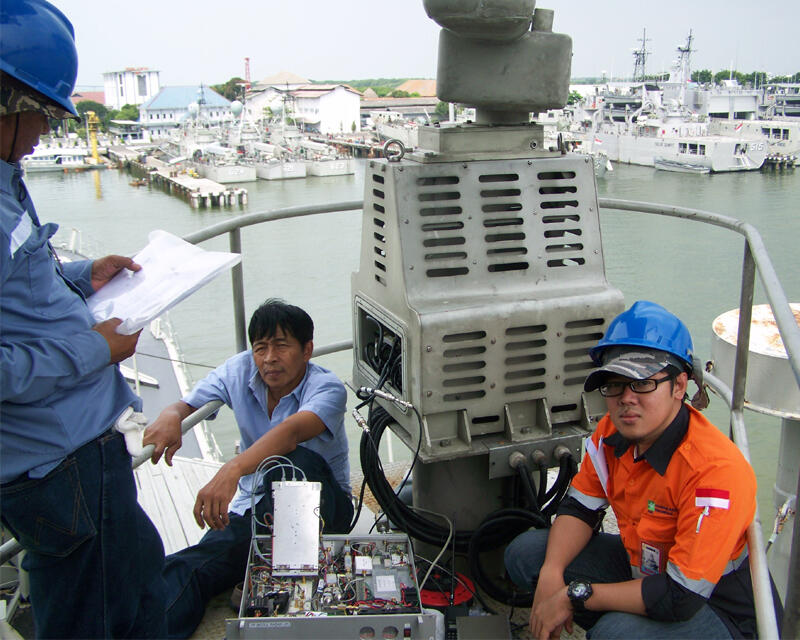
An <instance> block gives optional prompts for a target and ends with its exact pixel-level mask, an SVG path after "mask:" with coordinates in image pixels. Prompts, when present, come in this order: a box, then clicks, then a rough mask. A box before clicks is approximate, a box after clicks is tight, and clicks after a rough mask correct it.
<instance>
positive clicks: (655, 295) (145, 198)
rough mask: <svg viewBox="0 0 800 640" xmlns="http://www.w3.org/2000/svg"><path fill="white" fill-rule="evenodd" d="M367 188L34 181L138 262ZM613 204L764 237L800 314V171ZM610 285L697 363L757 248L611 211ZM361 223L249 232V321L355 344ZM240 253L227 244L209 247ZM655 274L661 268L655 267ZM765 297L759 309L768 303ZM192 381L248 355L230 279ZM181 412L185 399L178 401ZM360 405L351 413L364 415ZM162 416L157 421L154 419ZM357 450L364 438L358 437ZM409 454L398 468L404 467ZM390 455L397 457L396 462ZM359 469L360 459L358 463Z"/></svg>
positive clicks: (763, 462)
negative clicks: (200, 204)
mask: <svg viewBox="0 0 800 640" xmlns="http://www.w3.org/2000/svg"><path fill="white" fill-rule="evenodd" d="M366 162H367V161H366V160H359V161H357V163H358V166H357V170H356V173H355V175H349V176H332V177H314V178H307V179H304V180H286V181H263V180H259V181H258V182H251V183H247V184H243V185H239V186H242V187H244V188H246V189H247V190H248V204H247V205H246V206H233V207H226V208H212V209H193V208H191V207H190V205H189V204H188V202H186V201H184V200H182V199H180V198H178V197H175V196H171V195H168V194H167V193H166V192H164V191H161V190H160V189H158V188H156V187H147V186H144V187H134V186H131V185H130V182H131V180H132V177H131V176H130V175H128V174H127V173H126V172H125V171H117V170H105V171H93V172H86V173H69V174H60V173H41V174H33V175H31V176H29V177H28V178H27V183H28V187H29V190H30V192H31V194H32V195H33V199H34V202H35V203H36V206H37V210H38V212H39V217H40V218H41V219H42V221H43V222H49V221H52V222H57V223H59V224H60V225H61V230H60V232H59V237H60V238H61V239H66V238H68V237H69V235H70V233H71V232H72V229H75V230H77V231H78V232H79V233H80V237H81V241H82V243H83V248H84V251H85V252H88V253H90V254H91V255H103V254H105V253H109V252H113V253H124V254H130V255H133V254H134V253H136V251H138V250H139V249H141V248H142V247H143V246H144V245H145V244H146V242H147V235H148V233H149V232H150V231H152V230H154V229H164V230H166V231H168V232H170V233H173V234H175V235H178V236H183V235H186V234H188V233H191V232H193V231H197V230H199V229H202V228H205V227H207V226H209V225H211V224H215V223H218V222H221V221H223V220H227V219H230V218H231V217H234V216H237V215H241V214H242V213H250V212H256V211H267V210H271V209H277V208H282V207H289V206H299V205H310V204H322V203H328V202H339V201H346V200H359V199H361V198H362V197H363V183H364V177H363V173H364V165H365V163H366ZM598 189H599V195H600V197H609V198H619V199H626V200H639V201H649V202H655V203H661V204H668V205H676V206H682V207H692V208H696V209H701V210H705V211H712V212H715V213H720V214H724V215H727V216H730V217H733V218H737V219H740V220H743V221H746V222H749V223H751V224H752V225H754V226H755V227H756V228H757V229H758V230H759V232H760V233H761V235H762V237H763V239H764V242H765V244H766V247H767V249H768V250H769V252H770V256H771V258H772V261H773V264H774V266H775V269H776V271H777V273H778V276H779V278H780V279H781V282H782V284H783V286H784V289H785V291H786V294H787V297H788V298H789V300H790V301H795V302H796V301H800V275H798V270H797V252H798V240H799V239H800V171H798V170H795V171H787V172H775V171H772V172H768V171H766V172H746V173H729V174H717V175H710V176H709V175H690V174H680V173H670V172H660V171H656V170H654V169H652V168H648V167H638V166H628V165H615V166H614V171H613V172H612V173H609V174H608V175H607V177H605V178H604V179H601V180H599V181H598ZM601 224H602V233H603V241H604V253H605V261H606V270H607V275H608V279H609V281H610V282H611V283H612V284H613V285H614V286H616V287H618V288H619V289H621V290H622V292H623V293H624V295H625V300H626V305H630V304H631V303H632V302H633V301H634V300H637V299H641V298H646V299H651V300H654V301H656V302H659V303H661V304H663V305H664V306H665V307H667V308H668V309H674V310H676V312H678V313H679V314H680V315H681V317H682V319H683V320H684V321H685V322H686V323H687V325H688V326H689V328H690V330H691V332H692V335H693V337H694V339H695V351H696V353H697V354H699V356H700V357H701V358H704V359H708V358H709V357H710V344H711V323H712V321H713V320H714V318H716V317H717V316H718V315H719V314H721V313H723V312H724V311H727V310H729V309H732V308H735V307H738V306H739V300H738V294H739V287H740V278H741V275H740V272H741V260H742V254H743V247H744V241H743V239H742V237H741V236H739V235H738V234H732V233H731V232H728V231H725V230H722V229H717V228H709V227H706V226H701V225H698V224H697V223H693V222H691V221H687V220H679V219H669V218H663V217H656V216H652V215H646V214H634V213H628V212H620V211H604V212H603V214H602V216H601ZM360 232H361V212H360V211H353V212H345V213H330V214H321V215H316V216H311V217H305V218H298V219H293V220H284V221H278V222H272V223H269V224H266V225H259V226H255V227H247V228H245V229H244V230H243V233H242V244H243V253H244V261H243V264H244V281H245V284H244V287H245V300H246V310H245V313H246V316H247V317H248V318H249V315H250V313H252V311H253V310H254V309H255V308H256V307H257V306H258V304H260V303H261V302H262V301H263V300H265V299H266V298H269V297H280V298H284V299H285V300H287V301H289V302H291V303H293V304H297V305H299V306H301V307H303V308H305V309H306V310H307V311H308V312H309V313H310V314H311V316H312V318H313V319H314V322H315V326H316V331H315V343H316V344H317V345H318V346H321V345H326V344H329V343H332V342H338V341H341V340H346V339H350V338H351V337H352V334H351V299H350V274H351V273H352V272H353V271H356V270H357V269H358V262H359V255H360V240H361V233H360ZM202 246H203V247H204V248H206V249H213V250H221V251H226V250H228V246H227V238H225V237H223V238H217V239H214V240H212V241H209V242H205V243H203V245H202ZM654 267H655V268H654ZM759 286H760V285H759V284H757V288H756V302H757V303H759V302H765V301H766V300H765V299H764V296H763V293H762V292H761V291H760V289H759ZM170 319H171V322H172V325H173V326H174V328H175V331H176V334H177V338H178V342H179V346H180V348H181V351H182V353H183V354H184V357H185V359H186V361H187V362H188V363H190V366H189V372H190V377H191V378H192V379H193V380H198V379H199V378H201V377H202V376H203V375H205V373H206V372H207V371H208V370H209V368H210V367H213V366H215V365H217V364H219V363H221V362H222V361H223V360H225V359H226V358H227V357H229V356H230V355H232V354H233V352H234V350H235V344H234V332H233V311H232V297H231V287H230V277H229V276H228V275H223V276H220V277H219V278H217V279H216V280H215V281H213V282H212V283H211V284H209V285H208V286H206V287H205V288H203V289H201V290H200V291H199V292H197V293H196V294H194V295H193V296H191V297H190V298H188V299H187V300H185V301H183V302H182V303H180V305H179V306H178V307H176V308H175V309H174V310H173V311H172V312H171V313H170ZM318 362H319V363H320V364H322V365H323V366H327V367H329V368H331V369H333V370H334V371H335V372H336V373H337V374H338V375H339V376H340V377H341V378H342V379H344V380H347V379H349V378H350V375H351V372H350V362H351V357H350V354H349V353H340V354H332V355H329V356H325V357H323V358H320V359H319V360H318ZM176 399H177V398H176ZM356 402H357V401H356V399H355V397H354V396H352V395H351V400H350V405H351V406H354V405H355V404H356ZM706 413H707V414H708V415H709V417H710V418H711V419H712V420H713V421H714V422H715V423H716V424H717V425H718V426H720V427H721V428H723V429H727V414H726V411H725V407H724V404H723V402H722V401H721V400H720V399H718V398H716V399H715V398H714V397H713V396H712V405H711V407H710V408H709V409H708V410H707V412H706ZM154 417H155V416H151V418H154ZM747 417H748V437H749V441H750V447H751V453H752V458H753V464H754V466H755V468H756V472H757V475H758V479H759V504H760V508H761V517H762V522H763V523H764V525H765V528H769V527H771V524H772V518H773V515H774V510H773V506H772V485H773V483H774V477H775V467H776V461H777V448H778V441H779V431H780V421H779V420H778V419H775V418H767V417H764V416H758V415H755V414H752V413H749V414H748V416H747ZM210 424H211V427H212V431H213V434H214V437H215V439H216V441H217V442H218V444H219V447H220V449H221V451H222V455H223V458H225V459H227V458H229V457H231V456H232V455H233V452H234V443H235V441H236V440H237V437H238V433H237V430H236V426H235V424H234V422H233V419H232V414H231V413H230V412H228V411H223V412H222V413H221V415H220V417H219V418H218V419H217V420H216V421H214V422H212V423H210ZM348 431H349V437H350V446H351V450H352V451H353V452H355V451H357V447H358V440H359V437H360V432H359V431H358V429H357V428H356V427H355V425H354V424H352V425H350V427H349V429H348ZM402 448H403V447H402V445H399V444H397V443H396V444H395V447H394V451H393V455H394V456H395V457H401V456H403V455H404V454H405V455H407V452H403V451H400V449H402ZM387 455H388V452H387ZM351 461H352V463H353V464H354V465H357V464H358V462H357V461H358V456H357V454H355V455H352V456H351Z"/></svg>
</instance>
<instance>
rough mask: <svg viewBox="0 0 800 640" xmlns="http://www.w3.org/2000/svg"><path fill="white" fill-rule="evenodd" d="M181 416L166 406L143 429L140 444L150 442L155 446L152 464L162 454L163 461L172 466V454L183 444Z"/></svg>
mask: <svg viewBox="0 0 800 640" xmlns="http://www.w3.org/2000/svg"><path fill="white" fill-rule="evenodd" d="M181 422H182V418H181V416H180V414H179V413H178V412H177V411H176V410H174V409H173V407H167V408H166V409H164V410H163V411H162V412H161V415H159V416H158V418H156V419H155V420H154V421H153V423H152V424H151V425H150V426H149V427H147V429H145V430H144V438H143V439H142V445H143V446H146V445H148V444H152V445H153V446H154V447H155V450H154V451H153V455H152V456H151V458H150V460H151V462H152V463H153V464H157V463H158V461H159V460H160V459H161V455H162V454H163V455H164V461H165V462H166V463H167V464H168V465H169V466H172V456H174V455H175V453H176V452H177V451H178V449H180V448H181V444H183V435H182V434H181Z"/></svg>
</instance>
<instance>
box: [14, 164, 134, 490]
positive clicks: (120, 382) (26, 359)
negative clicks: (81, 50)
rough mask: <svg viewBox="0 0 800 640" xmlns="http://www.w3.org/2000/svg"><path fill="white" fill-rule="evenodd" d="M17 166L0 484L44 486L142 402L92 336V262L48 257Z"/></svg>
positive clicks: (47, 228) (48, 230) (44, 228)
mask: <svg viewBox="0 0 800 640" xmlns="http://www.w3.org/2000/svg"><path fill="white" fill-rule="evenodd" d="M57 229H58V225H56V224H53V223H48V224H44V225H43V224H40V222H39V218H38V217H37V215H36V210H35V209H34V207H33V202H32V201H31V199H30V196H28V192H27V189H26V188H25V184H24V183H23V181H22V179H21V170H20V168H19V166H18V165H12V164H9V163H7V162H3V161H2V160H0V355H1V356H2V358H1V359H0V482H9V481H10V480H13V479H15V478H16V477H18V476H20V475H22V474H23V473H25V472H28V474H29V476H30V477H32V478H40V477H43V476H44V475H46V474H47V473H48V472H49V471H51V470H52V469H54V468H55V467H56V466H58V464H59V463H60V462H61V461H62V460H63V459H64V458H65V457H66V456H67V455H68V454H69V453H71V452H72V451H74V450H75V449H77V448H78V447H80V446H81V445H83V444H85V443H87V442H89V441H90V440H92V439H94V438H96V437H97V436H98V435H100V434H101V433H103V432H104V431H105V430H106V429H108V428H109V427H110V426H111V425H112V423H113V422H114V420H116V418H117V416H119V414H120V413H122V411H123V410H124V409H125V408H126V407H128V406H131V405H133V406H134V407H135V408H136V409H137V410H139V409H140V408H141V400H140V399H139V398H137V397H136V396H135V395H134V393H133V391H131V389H130V387H129V386H128V384H127V383H126V382H125V379H124V378H123V377H122V375H121V374H120V373H119V370H118V368H117V367H116V366H110V365H109V359H110V352H109V348H108V343H107V342H106V341H105V339H104V338H103V336H101V335H100V334H99V333H97V332H96V331H92V327H93V326H94V325H95V321H94V320H93V319H92V315H91V313H89V309H88V308H87V306H86V300H85V298H86V297H88V296H90V295H91V294H92V293H93V289H92V284H91V270H92V263H91V261H82V262H73V263H66V264H64V266H63V270H61V269H60V267H59V266H58V263H57V262H56V261H55V259H54V258H53V257H52V256H51V254H50V248H49V246H48V240H49V239H50V237H51V236H52V235H53V234H54V233H55V232H56V230H57Z"/></svg>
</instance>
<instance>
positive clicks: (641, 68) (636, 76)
mask: <svg viewBox="0 0 800 640" xmlns="http://www.w3.org/2000/svg"><path fill="white" fill-rule="evenodd" d="M649 40H650V38H648V37H647V29H642V37H641V38H640V39H639V42H641V43H642V46H641V48H639V49H634V50H633V81H634V82H642V83H644V81H645V79H646V78H647V74H646V71H645V65H646V62H647V56H648V54H649V53H650V52H649V51H648V50H647V42H648V41H649Z"/></svg>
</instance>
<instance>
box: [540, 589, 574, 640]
mask: <svg viewBox="0 0 800 640" xmlns="http://www.w3.org/2000/svg"><path fill="white" fill-rule="evenodd" d="M562 583H563V580H562ZM536 593H537V594H538V593H539V590H538V588H537V590H536ZM530 624H531V634H532V635H533V637H535V638H538V640H558V638H560V637H561V629H562V627H566V629H567V632H568V633H572V603H571V602H570V601H569V598H568V597H567V588H566V587H565V586H564V587H562V588H561V589H559V590H558V591H556V592H555V593H553V594H551V595H550V596H547V597H546V598H542V599H540V600H539V601H538V602H536V597H534V603H533V607H531V620H530Z"/></svg>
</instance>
